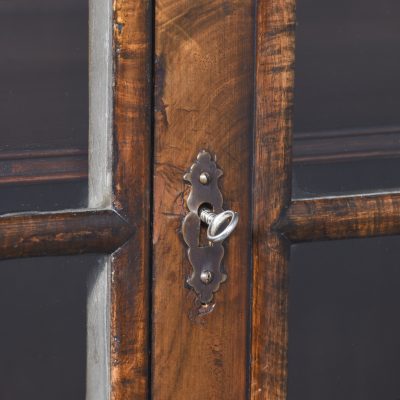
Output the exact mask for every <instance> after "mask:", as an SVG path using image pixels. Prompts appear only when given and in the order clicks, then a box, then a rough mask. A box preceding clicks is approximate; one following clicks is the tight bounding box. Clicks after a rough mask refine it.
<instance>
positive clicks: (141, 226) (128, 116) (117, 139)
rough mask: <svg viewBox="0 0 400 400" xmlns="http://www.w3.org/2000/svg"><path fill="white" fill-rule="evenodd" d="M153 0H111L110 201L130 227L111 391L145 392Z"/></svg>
mask: <svg viewBox="0 0 400 400" xmlns="http://www.w3.org/2000/svg"><path fill="white" fill-rule="evenodd" d="M152 7H153V4H152V1H150V0H141V1H124V0H115V1H114V26H113V28H114V70H115V88H114V139H113V145H114V158H113V207H114V208H115V209H116V210H117V211H118V212H119V213H120V214H121V215H122V216H123V217H124V218H125V219H126V220H127V221H128V222H129V223H130V224H131V225H132V226H133V227H134V235H133V237H132V238H131V240H130V241H129V242H128V243H126V244H125V246H123V247H122V248H121V249H119V250H118V251H117V252H116V253H114V254H113V256H112V258H111V261H112V265H111V274H112V282H111V317H110V318H111V329H110V331H111V338H110V340H111V366H110V368H111V399H112V400H127V399H132V400H133V399H134V400H145V399H146V400H147V399H148V395H149V392H148V386H149V383H148V379H149V374H148V373H149V366H148V354H149V330H148V328H149V320H150V309H149V296H150V295H149V284H150V276H149V252H150V250H149V245H150V240H151V239H150V206H151V202H150V190H151V180H150V177H151V170H152V167H151V165H152V159H151V128H150V126H151V82H152V76H151V71H152V64H151V60H152V55H151V51H152V48H151V44H152V27H151V25H152Z"/></svg>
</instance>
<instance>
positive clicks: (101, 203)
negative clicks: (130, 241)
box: [86, 0, 113, 400]
mask: <svg viewBox="0 0 400 400" xmlns="http://www.w3.org/2000/svg"><path fill="white" fill-rule="evenodd" d="M112 64H113V58H112V0H89V207H90V208H109V207H111V199H112V188H111V175H112V173H111V172H112V168H111V161H112V101H113V100H112V80H113V77H112ZM99 262H100V265H99V267H98V268H96V271H95V273H94V274H93V275H92V276H91V279H90V280H89V282H88V285H89V289H88V300H87V311H88V321H87V366H86V370H87V372H86V380H87V384H86V400H109V398H110V368H109V364H110V323H109V322H110V321H109V320H110V257H109V256H105V257H103V258H101V259H100V261H99Z"/></svg>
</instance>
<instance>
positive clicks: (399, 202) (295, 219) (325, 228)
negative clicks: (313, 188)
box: [276, 193, 400, 242]
mask: <svg viewBox="0 0 400 400" xmlns="http://www.w3.org/2000/svg"><path fill="white" fill-rule="evenodd" d="M276 229H277V230H278V231H279V232H281V233H282V234H283V235H284V236H286V237H287V238H288V239H289V240H291V241H292V242H305V241H311V240H328V239H347V238H361V237H371V236H382V235H398V234H400V193H386V194H385V193H383V194H371V195H353V196H340V197H327V198H316V199H304V200H294V201H293V202H292V203H291V205H290V207H289V208H288V210H286V212H285V213H284V214H283V216H282V218H281V220H280V221H279V223H278V224H277V226H276Z"/></svg>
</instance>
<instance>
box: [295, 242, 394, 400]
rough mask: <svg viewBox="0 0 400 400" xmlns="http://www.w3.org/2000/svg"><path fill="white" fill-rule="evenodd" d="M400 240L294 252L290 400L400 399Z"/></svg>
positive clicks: (304, 246)
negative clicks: (399, 316)
mask: <svg viewBox="0 0 400 400" xmlns="http://www.w3.org/2000/svg"><path fill="white" fill-rule="evenodd" d="M399 248H400V237H387V238H374V239H358V240H345V241H333V242H320V243H308V244H301V245H295V246H292V254H291V261H290V266H289V279H290V280H289V396H288V398H289V400H320V399H324V400H336V399H354V400H363V399H371V400H372V399H374V400H375V399H393V400H396V399H399V398H400V380H399V379H398V378H399V375H400V319H399V318H398V315H399V308H400V291H399V283H400V265H399V262H398V260H399Z"/></svg>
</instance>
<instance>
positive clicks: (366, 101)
mask: <svg viewBox="0 0 400 400" xmlns="http://www.w3.org/2000/svg"><path fill="white" fill-rule="evenodd" d="M399 19H400V2H399V1H396V0H382V1H380V2H379V6H378V5H377V3H376V1H373V0H339V1H335V2H332V1H330V0H318V1H317V0H298V1H297V20H298V26H297V31H296V35H297V36H296V70H295V72H296V79H295V118H294V130H295V133H294V160H295V171H294V186H295V189H296V190H295V191H296V193H298V195H299V196H303V194H307V193H318V194H324V193H325V185H324V184H323V183H322V185H319V184H318V183H317V182H315V181H314V178H315V177H316V176H318V177H319V176H322V175H324V176H325V182H326V181H328V180H333V182H332V188H331V190H330V191H331V192H332V193H338V192H343V191H344V192H352V191H353V192H354V191H358V190H363V191H371V190H376V189H379V190H390V189H393V188H397V187H399V186H400V179H398V178H397V176H396V175H397V174H396V172H395V171H396V170H397V169H398V168H399V166H400V113H399V107H400V95H399V93H400V74H399V71H400V52H399V51H396V49H399V48H400V24H399ZM353 170H356V171H357V173H354V171H353ZM371 171H372V175H373V176H372V177H371V179H366V178H363V177H362V175H368V174H369V173H370V172H371ZM346 174H353V176H352V177H351V178H350V177H348V176H347V177H346V176H345V175H346ZM359 178H360V179H359ZM341 180H344V181H346V180H347V183H346V182H345V183H344V184H343V187H341V185H340V184H338V183H336V182H335V181H337V182H340V181H341ZM350 180H351V181H352V183H351V182H350Z"/></svg>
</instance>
